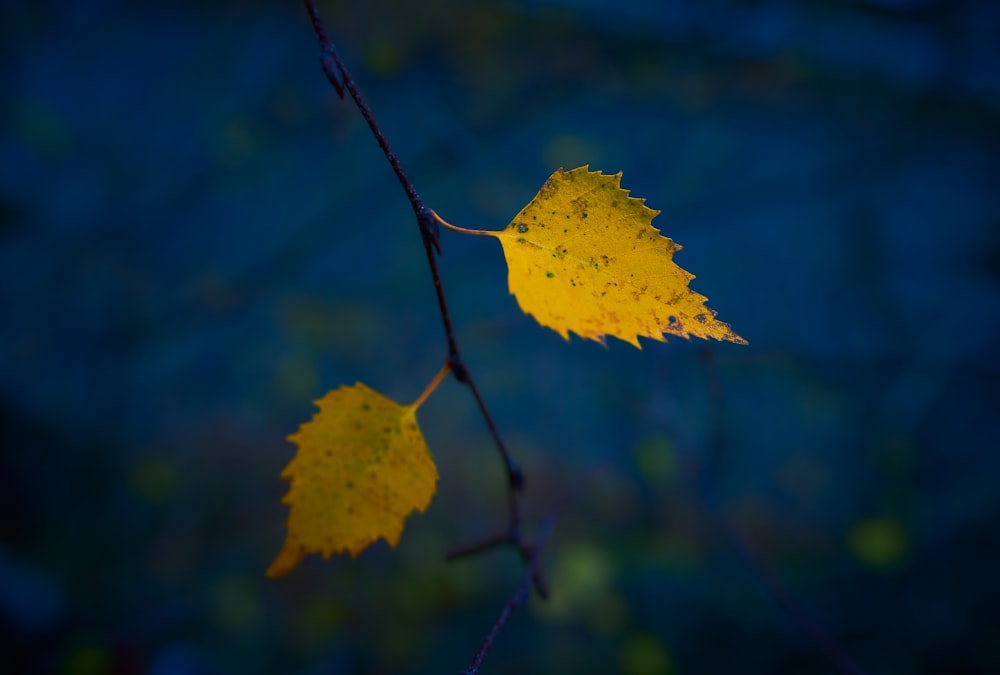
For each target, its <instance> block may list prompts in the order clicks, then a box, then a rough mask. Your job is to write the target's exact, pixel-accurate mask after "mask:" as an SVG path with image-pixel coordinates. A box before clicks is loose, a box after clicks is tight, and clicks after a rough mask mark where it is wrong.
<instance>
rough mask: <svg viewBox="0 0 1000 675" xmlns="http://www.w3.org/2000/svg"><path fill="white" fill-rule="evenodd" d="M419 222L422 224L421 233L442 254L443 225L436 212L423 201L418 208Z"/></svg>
mask: <svg viewBox="0 0 1000 675" xmlns="http://www.w3.org/2000/svg"><path fill="white" fill-rule="evenodd" d="M417 224H418V225H420V233H421V234H422V235H423V236H424V237H425V238H426V239H428V240H429V241H430V242H431V244H432V245H433V246H434V251H435V252H436V253H437V254H438V256H440V255H441V227H440V226H439V225H438V221H437V220H436V219H435V218H434V212H433V211H432V210H430V209H429V208H427V206H425V205H424V203H423V201H421V202H420V206H419V207H418V208H417Z"/></svg>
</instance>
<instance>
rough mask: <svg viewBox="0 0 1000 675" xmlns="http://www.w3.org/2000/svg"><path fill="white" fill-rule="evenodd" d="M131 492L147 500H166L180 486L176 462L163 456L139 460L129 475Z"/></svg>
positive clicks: (154, 501)
mask: <svg viewBox="0 0 1000 675" xmlns="http://www.w3.org/2000/svg"><path fill="white" fill-rule="evenodd" d="M129 478H130V481H129V482H130V484H131V486H132V490H133V492H135V493H136V494H137V495H139V496H140V497H142V498H143V499H144V500H146V501H147V502H151V503H154V504H159V503H163V502H166V501H167V500H169V499H170V498H171V497H173V496H174V494H175V493H176V492H177V488H178V487H179V486H180V471H179V470H178V468H177V464H176V463H175V462H173V461H172V460H169V459H167V458H165V457H150V458H147V459H144V460H142V461H140V462H139V463H138V464H137V465H136V466H135V467H133V469H132V474H131V476H130V477H129Z"/></svg>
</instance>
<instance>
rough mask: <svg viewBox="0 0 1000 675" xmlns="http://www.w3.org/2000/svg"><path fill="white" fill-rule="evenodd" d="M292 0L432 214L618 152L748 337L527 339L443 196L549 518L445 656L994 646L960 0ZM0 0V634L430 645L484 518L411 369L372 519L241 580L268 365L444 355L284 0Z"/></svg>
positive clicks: (469, 571) (245, 650) (520, 190)
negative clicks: (521, 598)
mask: <svg viewBox="0 0 1000 675" xmlns="http://www.w3.org/2000/svg"><path fill="white" fill-rule="evenodd" d="M320 5H321V8H322V10H323V12H324V15H325V17H326V19H327V21H328V24H329V28H330V32H331V34H332V36H333V39H334V41H335V42H336V43H337V45H338V47H339V49H340V50H341V53H342V55H343V57H344V59H345V61H346V62H347V63H348V64H349V67H351V68H352V69H353V72H354V74H355V77H356V79H357V80H358V82H359V83H360V86H361V88H362V90H363V91H364V92H365V93H366V95H367V96H368V97H369V100H370V103H371V106H372V109H373V110H374V112H375V114H376V116H377V117H378V119H379V121H380V122H381V124H382V126H383V127H384V130H385V132H386V134H387V136H388V138H389V139H390V141H391V142H392V143H393V145H394V147H395V149H396V151H397V152H398V154H399V156H400V158H401V160H402V162H403V164H404V166H405V167H406V168H407V170H408V172H409V174H410V176H411V178H412V179H413V181H414V183H415V184H416V186H417V188H418V190H420V192H421V195H422V196H423V197H424V198H425V199H426V200H427V202H428V204H429V206H431V207H432V208H434V209H435V210H437V211H438V212H439V213H440V214H441V215H442V216H443V217H444V218H446V219H448V220H449V221H451V222H453V223H456V224H458V225H462V226H464V227H470V228H484V229H500V228H502V227H504V226H506V224H507V223H508V222H509V221H510V219H511V218H512V217H513V216H514V215H515V214H516V213H517V212H518V211H519V210H520V209H521V207H522V206H524V204H526V203H527V202H528V200H530V199H531V197H532V196H534V194H535V192H536V191H537V190H538V188H539V187H540V186H541V184H542V182H543V181H544V180H545V179H546V178H547V177H548V176H549V174H551V173H552V172H553V171H554V170H555V169H557V168H559V167H565V168H567V169H569V168H573V167H576V166H579V165H581V164H589V165H590V166H591V168H593V169H601V170H603V171H605V172H607V173H614V172H617V171H623V172H624V174H623V178H622V183H623V186H624V187H625V188H626V189H630V190H632V191H633V195H634V196H639V197H645V198H646V199H647V204H648V205H649V206H651V207H653V208H656V209H660V210H662V215H660V216H659V217H658V218H657V219H656V220H655V221H654V225H655V226H657V227H658V228H660V229H661V230H662V231H663V232H664V234H666V235H668V236H670V237H671V238H673V239H674V240H676V241H677V242H678V243H680V244H682V245H683V246H684V247H685V248H684V251H682V252H681V253H680V254H678V255H677V256H676V257H675V259H676V261H677V262H678V263H679V264H680V265H681V266H682V267H684V268H685V269H688V270H690V271H692V272H693V273H694V274H696V275H697V277H698V278H697V279H695V280H694V281H693V282H692V287H693V288H694V289H695V290H697V291H699V292H701V293H703V294H705V295H707V296H708V297H709V298H710V300H709V305H710V306H711V307H712V308H714V309H716V310H717V311H718V312H719V318H720V319H722V320H724V321H726V322H728V323H730V325H731V326H732V327H733V328H734V329H735V330H736V331H737V332H738V333H740V334H741V335H743V336H744V337H746V338H747V339H748V340H749V341H750V345H749V346H748V347H738V346H735V345H729V344H723V345H718V344H712V345H705V344H696V343H686V342H685V341H683V340H673V339H672V340H671V341H670V342H669V344H666V345H663V344H658V343H654V342H646V343H645V344H644V349H643V350H642V351H638V350H635V349H633V348H632V347H630V346H629V345H627V344H625V343H622V342H617V341H614V340H612V341H611V343H610V344H609V345H608V349H603V348H601V347H600V346H599V345H597V344H594V343H589V342H588V343H584V342H582V341H580V340H577V339H574V340H572V341H571V342H570V343H568V344H567V343H566V342H564V341H563V340H562V339H561V338H560V337H559V336H558V335H557V334H555V333H554V332H552V331H550V330H547V329H542V328H540V327H538V326H537V325H536V324H535V323H534V321H533V320H532V319H531V318H530V317H527V316H525V315H523V314H522V313H521V312H520V310H519V309H518V307H517V304H516V302H515V301H514V299H513V298H511V297H510V296H509V295H508V293H507V288H506V268H505V264H504V262H503V258H502V255H501V252H500V247H499V246H498V245H497V243H496V242H494V241H491V240H487V239H483V238H474V237H462V236H460V235H456V234H453V233H448V232H445V233H443V242H442V244H443V252H444V255H443V258H442V260H441V264H442V274H443V277H444V283H445V288H446V291H447V294H448V298H449V300H450V302H451V304H452V311H453V315H454V319H455V322H456V328H457V332H458V336H459V339H460V341H461V344H462V346H463V348H464V351H465V356H466V360H467V363H468V365H469V367H470V368H471V369H472V371H473V373H474V374H475V376H476V378H477V380H478V383H479V385H480V387H481V390H482V392H483V395H484V397H485V399H486V401H487V403H488V404H489V406H490V408H491V409H492V411H493V413H494V415H495V417H496V419H497V422H498V424H499V427H500V429H501V431H502V433H503V435H504V437H505V439H506V440H507V442H508V444H509V446H510V449H511V451H512V453H513V455H514V456H515V458H516V459H517V460H518V461H520V462H521V463H522V464H523V466H524V468H525V471H526V474H527V493H526V499H525V515H526V518H527V523H528V525H529V527H528V530H527V531H528V532H529V533H531V532H532V531H533V528H534V526H535V525H536V524H537V522H538V520H539V518H541V517H542V516H543V515H544V514H546V513H552V514H554V516H555V530H554V532H553V534H552V536H551V538H550V540H549V541H548V544H547V547H546V550H545V556H544V560H543V565H544V570H545V572H546V574H547V577H548V579H549V582H550V586H551V595H552V597H551V600H550V601H549V602H548V603H541V602H539V601H538V599H537V598H532V599H531V601H530V603H529V605H528V606H527V608H526V609H525V610H523V611H519V612H518V613H516V614H515V615H514V617H513V618H512V620H511V623H510V624H509V626H508V627H507V629H506V630H505V631H504V633H503V634H502V635H501V636H500V638H499V639H498V640H497V643H496V646H495V649H494V651H493V653H492V654H491V655H490V656H489V658H488V660H487V661H486V666H485V668H484V670H483V671H482V672H483V673H484V674H486V673H511V672H518V673H625V674H627V675H661V674H684V673H732V672H740V673H796V674H801V673H832V672H836V671H835V669H834V668H833V666H832V665H831V664H830V662H829V661H828V660H827V658H826V657H825V656H824V655H823V654H822V652H821V651H820V650H819V649H818V648H817V647H816V645H815V643H814V642H813V641H811V640H810V639H809V638H808V637H807V635H806V633H805V632H804V630H803V628H804V627H805V626H806V625H807V624H808V623H809V622H814V623H815V624H816V625H817V626H820V627H822V628H823V630H825V631H827V632H828V633H829V634H830V635H832V636H835V637H836V639H837V640H838V641H839V642H840V643H841V645H842V646H843V648H844V649H845V650H846V652H847V653H849V654H850V655H851V656H852V657H853V658H854V659H855V661H856V662H857V663H858V664H859V665H860V667H861V668H863V669H864V670H865V672H868V673H873V674H874V673H879V674H881V673H996V672H1000V642H998V641H997V639H996V638H997V635H998V634H1000V580H998V575H997V573H996V570H997V569H1000V545H998V543H997V538H998V536H1000V496H998V478H1000V456H998V455H1000V453H998V452H997V451H998V450H1000V442H998V438H1000V435H998V434H1000V421H998V417H1000V416H998V412H997V406H998V401H1000V359H998V357H997V348H998V346H1000V198H998V190H1000V6H998V5H997V3H995V2H992V0H980V1H979V2H972V1H968V2H948V1H946V0H909V1H907V0H896V1H893V0H844V1H841V2H791V1H788V0H785V1H782V0H771V1H766V0H762V1H759V2H757V1H751V0H745V1H742V2H722V1H718V2H716V1H713V2H662V1H654V0H648V1H645V2H638V1H637V2H629V1H627V0H626V1H623V2H616V3H607V2H599V1H597V0H545V1H541V2H526V1H524V0H522V1H516V0H510V1H502V0H497V1H490V2H486V1H480V2H459V1H457V0H425V1H424V2H420V3H410V2H401V1H399V0H372V1H370V2H364V3H362V2H357V3H354V2H346V1H340V2H322V3H320ZM0 12H2V20H0V37H2V44H0V81H2V84H3V86H2V94H0V96H2V99H0V101H2V107H0V119H2V129H3V133H2V137H0V270H2V273H0V303H2V304H0V308H2V311H0V326H2V331H0V434H2V454H0V513H2V519H0V523H2V527H0V537H2V539H0V670H2V671H3V672H4V673H38V674H43V673H66V674H68V675H103V674H131V673H151V674H153V675H174V674H178V675H179V674H184V673H194V674H202V673H204V674H216V673H219V674H222V673H242V674H247V675H249V674H256V673H445V672H447V673H456V672H459V671H461V670H462V669H464V668H465V667H466V666H467V665H468V663H469V661H470V660H471V659H472V656H473V654H474V653H475V651H476V649H477V648H478V646H479V644H480V642H481V641H482V639H483V638H484V637H485V635H486V633H487V631H488V629H489V627H490V625H491V624H492V623H493V620H494V618H495V617H496V615H497V614H498V613H499V611H500V609H501V607H502V606H503V603H504V602H505V601H506V600H507V598H508V597H509V595H510V593H511V592H512V591H513V589H514V587H515V586H516V584H517V581H518V579H519V577H520V574H521V565H520V562H519V560H518V559H517V557H516V555H515V554H514V553H513V552H511V551H507V550H503V551H496V552H492V553H489V554H486V555H483V556H480V557H477V558H474V559H469V560H463V561H459V562H451V563H446V562H444V560H443V556H444V553H445V552H446V551H447V550H448V549H449V548H451V547H453V546H456V545H459V544H463V543H467V542H469V541H471V540H474V539H477V538H479V537H482V536H485V535H488V534H492V533H494V532H496V531H497V530H498V529H499V528H500V527H501V526H502V523H503V518H504V503H503V495H504V492H503V490H504V485H503V480H502V472H501V467H500V463H499V460H498V458H497V456H496V451H495V449H494V448H493V446H492V445H491V441H490V439H489V436H488V434H487V432H486V430H485V428H484V425H483V423H482V420H481V419H480V418H479V416H478V414H477V411H476V410H475V408H474V406H473V403H472V400H471V398H470V396H469V395H468V393H467V391H465V390H464V389H463V388H462V387H460V386H459V385H457V384H456V383H454V382H450V381H449V382H447V383H446V384H444V385H443V386H442V387H441V388H440V389H439V390H438V392H437V393H435V394H434V396H433V397H432V398H431V399H430V400H429V401H428V402H427V403H426V404H425V405H424V407H423V408H421V412H420V421H421V425H422V427H423V429H424V433H425V435H426V437H427V440H428V443H429V445H430V447H431V449H432V451H433V453H434V455H435V458H436V460H437V463H438V466H439V468H440V473H441V478H440V481H439V485H438V488H439V490H438V494H437V496H436V497H435V500H434V501H433V503H432V505H431V507H430V508H429V510H428V511H427V513H426V514H424V515H419V516H414V517H412V518H411V519H410V520H409V521H408V524H407V527H406V530H405V532H404V534H403V538H402V542H401V543H400V545H399V547H398V548H397V549H394V550H391V549H389V548H388V547H387V546H386V545H385V544H384V542H383V543H379V544H377V545H375V546H373V547H372V548H370V549H369V550H368V551H366V552H365V553H364V554H362V555H361V556H360V557H359V558H358V559H357V560H354V561H352V560H350V559H349V558H346V557H338V558H334V559H331V560H329V561H322V560H320V559H318V557H317V556H311V557H310V558H309V559H307V560H306V561H305V563H304V564H303V565H302V566H301V567H300V568H299V569H297V570H296V571H294V572H293V573H291V574H290V575H288V576H287V577H285V578H282V579H280V580H277V581H271V580H268V579H266V578H265V577H264V570H265V569H266V567H267V565H268V564H269V563H270V561H271V560H272V558H273V556H274V555H275V554H276V553H277V552H278V550H279V548H280V546H281V544H282V542H283V540H284V536H285V530H284V521H285V518H286V515H287V509H286V507H285V506H283V505H281V504H280V503H279V500H280V498H281V496H282V495H283V494H284V492H285V489H286V484H285V483H284V482H283V481H281V480H280V479H279V473H280V471H281V469H282V468H283V467H284V466H285V464H286V463H287V462H288V461H289V459H290V458H291V457H292V453H293V447H292V446H291V445H290V444H289V443H287V442H286V441H285V436H286V435H288V434H289V433H291V432H292V431H294V430H295V429H296V428H297V427H298V425H299V424H300V423H302V422H304V421H306V420H308V419H309V418H310V417H311V416H312V414H313V412H314V407H313V405H312V401H314V400H315V399H317V398H319V397H321V396H322V395H323V394H324V393H325V392H326V391H328V390H329V389H333V388H335V387H337V386H339V385H340V384H352V383H354V382H355V381H359V380H360V381H364V382H365V383H366V384H368V385H369V386H371V387H373V388H375V389H377V390H379V391H382V392H384V393H386V394H387V395H390V396H393V397H395V398H397V399H399V400H403V401H410V400H413V399H414V398H415V397H416V396H417V394H419V392H420V391H421V390H422V389H423V387H424V386H425V384H426V383H427V382H428V381H429V380H430V378H431V377H432V376H433V375H434V373H435V372H437V369H438V368H439V367H440V365H441V363H442V361H443V359H444V356H445V346H444V340H443V334H442V330H441V326H440V320H439V317H438V315H437V309H436V304H435V300H434V295H433V289H432V285H431V283H430V278H429V275H428V272H427V269H426V261H425V260H424V256H423V253H422V250H421V247H420V239H419V234H418V231H417V228H416V226H415V224H414V221H413V216H412V212H411V211H410V208H409V205H408V203H407V201H406V199H405V195H404V194H403V192H402V190H400V189H399V186H398V184H397V183H396V181H395V178H394V177H393V175H392V173H391V171H390V169H389V166H388V164H387V162H386V161H385V158H384V157H383V156H382V154H381V153H380V152H379V150H378V148H377V146H376V144H375V142H374V140H373V139H372V137H371V135H370V133H369V131H368V129H367V128H366V127H365V125H364V122H363V120H362V119H361V117H360V115H359V114H358V112H357V110H356V109H355V108H354V107H353V105H352V104H350V103H349V102H342V101H339V100H338V99H337V98H336V96H335V94H334V92H333V90H332V89H331V87H330V86H329V84H328V83H327V82H326V80H325V78H324V76H323V73H322V72H321V70H320V67H319V65H318V52H317V49H316V41H315V38H314V36H313V34H312V31H311V28H310V26H309V23H308V20H307V16H306V13H305V10H304V9H303V7H302V5H301V3H299V2H291V1H290V2H284V3H276V2H254V1H252V0H251V1H246V0H244V1H241V2H223V1H219V2H211V3H205V2H183V1H176V2H168V1H159V2H158V1H155V0H154V1H152V2H145V3H125V2H114V1H112V0H108V1H106V2H100V1H97V0H93V1H79V2H68V1H65V2H57V1H50V2H27V1H23V0H21V1H14V2H6V3H4V6H3V9H2V10H0ZM734 543H737V544H740V545H739V546H734ZM741 546H742V549H741V548H740V547H741ZM754 556H757V558H754ZM754 559H756V560H757V562H753V560H754ZM761 561H763V562H761ZM764 573H773V574H774V575H775V576H776V577H779V578H780V579H781V580H782V583H783V584H784V586H785V588H786V591H787V597H788V598H791V599H792V600H793V602H794V603H795V606H796V607H797V608H798V611H799V612H800V613H801V617H805V618H804V619H803V618H801V617H800V618H799V619H794V618H790V617H789V615H788V613H786V612H784V611H783V610H782V608H781V606H780V604H779V602H777V601H776V598H775V597H774V595H773V594H772V593H770V592H769V591H768V589H767V586H766V584H765V583H763V581H762V576H763V575H764Z"/></svg>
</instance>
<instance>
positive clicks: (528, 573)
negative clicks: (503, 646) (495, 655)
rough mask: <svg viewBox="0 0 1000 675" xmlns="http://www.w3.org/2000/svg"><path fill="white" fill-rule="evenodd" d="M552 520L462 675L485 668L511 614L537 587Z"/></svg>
mask: <svg viewBox="0 0 1000 675" xmlns="http://www.w3.org/2000/svg"><path fill="white" fill-rule="evenodd" d="M552 527H553V523H552V519H551V518H545V519H543V520H542V523H541V525H539V527H538V536H537V537H536V538H535V543H534V545H533V546H530V547H528V548H527V549H526V553H525V556H526V557H525V564H524V574H522V575H521V582H520V583H519V584H518V585H517V588H516V589H515V590H514V593H513V595H511V596H510V599H509V600H508V601H507V604H505V605H504V607H503V609H502V610H501V611H500V616H498V617H497V620H496V621H495V622H494V623H493V627H492V628H490V632H489V633H488V634H487V635H486V639H485V640H483V644H481V645H480V646H479V651H477V652H476V655H475V656H474V657H473V659H472V663H471V664H469V667H468V668H467V669H466V670H465V671H463V673H462V675H477V674H478V673H479V669H480V668H481V667H482V666H483V661H484V660H485V659H486V656H487V654H489V653H490V649H492V648H493V643H494V642H495V641H496V639H497V637H498V636H499V635H500V632H501V631H502V630H503V627H504V626H505V625H506V624H507V620H508V619H509V618H510V615H511V613H512V612H513V611H514V610H515V609H517V608H518V607H522V606H523V605H524V604H525V603H526V602H527V601H528V597H529V596H530V595H531V587H532V585H535V586H536V587H537V585H538V582H537V577H538V571H539V562H538V561H539V558H540V557H541V551H542V546H544V544H545V540H546V539H548V536H549V534H550V533H551V532H552Z"/></svg>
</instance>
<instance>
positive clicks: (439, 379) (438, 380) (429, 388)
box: [410, 361, 451, 410]
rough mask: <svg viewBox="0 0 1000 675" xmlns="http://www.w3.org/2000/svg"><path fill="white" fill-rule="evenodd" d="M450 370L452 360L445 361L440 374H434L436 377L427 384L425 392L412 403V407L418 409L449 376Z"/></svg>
mask: <svg viewBox="0 0 1000 675" xmlns="http://www.w3.org/2000/svg"><path fill="white" fill-rule="evenodd" d="M450 372H451V361H445V362H444V365H443V366H441V370H439V371H438V374H437V375H435V376H434V379H433V380H431V383H430V384H428V385H427V388H426V389H424V393H422V394H421V395H420V396H419V397H418V398H417V400H416V401H414V402H413V403H411V404H410V407H411V408H413V409H414V410H416V409H417V408H419V407H420V406H422V405H423V404H424V401H426V400H427V397H428V396H430V395H431V394H433V393H434V390H435V389H437V388H438V385H439V384H441V383H442V382H443V381H444V378H445V377H447V376H448V373H450Z"/></svg>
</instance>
